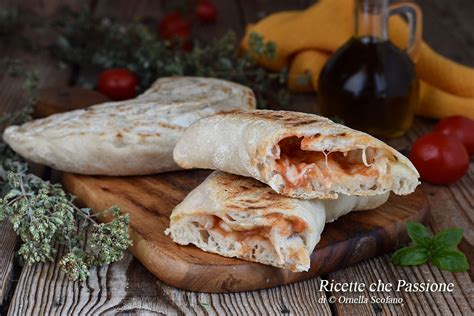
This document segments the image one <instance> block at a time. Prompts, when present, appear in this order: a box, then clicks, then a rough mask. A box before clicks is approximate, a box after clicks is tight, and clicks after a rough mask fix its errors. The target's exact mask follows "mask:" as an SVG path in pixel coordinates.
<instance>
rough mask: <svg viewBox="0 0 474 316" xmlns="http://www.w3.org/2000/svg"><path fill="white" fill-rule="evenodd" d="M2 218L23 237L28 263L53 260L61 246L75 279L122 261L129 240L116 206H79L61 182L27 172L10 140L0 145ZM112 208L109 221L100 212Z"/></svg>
mask: <svg viewBox="0 0 474 316" xmlns="http://www.w3.org/2000/svg"><path fill="white" fill-rule="evenodd" d="M0 163H1V165H0V179H1V182H0V184H1V187H2V193H3V194H2V196H3V197H2V198H0V221H2V220H4V219H8V220H9V221H10V222H11V223H12V225H13V230H14V231H15V233H16V234H18V236H19V237H20V238H21V241H22V244H21V246H20V249H19V251H18V254H19V255H20V256H21V258H22V259H23V260H24V261H25V262H26V263H28V264H33V263H38V262H49V261H52V260H54V257H55V255H56V253H57V248H58V246H59V245H64V246H65V249H66V255H65V256H64V257H63V258H62V259H61V261H60V265H61V268H62V269H63V271H64V272H66V273H67V274H68V275H69V276H70V277H71V279H73V280H77V279H79V280H85V279H86V278H87V276H88V275H89V269H90V268H91V267H92V266H97V265H103V264H109V263H111V262H115V261H117V260H120V259H121V258H122V257H123V253H124V251H125V250H126V249H127V248H128V246H130V245H131V241H130V239H129V235H128V222H129V216H128V214H127V215H121V214H120V210H119V209H118V208H117V207H112V208H110V209H108V210H105V211H103V212H101V213H97V214H94V215H92V214H91V213H90V211H91V210H90V209H88V208H79V207H77V206H76V205H74V203H73V199H74V197H73V196H71V195H70V194H67V193H66V192H65V191H64V190H63V188H62V187H61V185H60V184H52V183H50V182H49V181H44V180H43V179H41V178H39V177H38V176H36V175H33V174H30V173H28V165H27V163H26V162H24V161H22V160H21V158H20V157H18V156H17V155H16V154H15V153H14V152H13V151H12V150H11V149H10V148H9V147H8V146H7V145H5V144H0ZM107 213H111V215H112V216H113V218H114V219H113V220H112V221H111V222H109V223H101V224H99V223H97V221H96V220H95V218H96V217H97V216H105V215H106V214H107Z"/></svg>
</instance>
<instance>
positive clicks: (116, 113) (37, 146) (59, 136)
mask: <svg viewBox="0 0 474 316" xmlns="http://www.w3.org/2000/svg"><path fill="white" fill-rule="evenodd" d="M255 103H256V102H255V97H254V94H253V92H252V91H251V90H250V89H249V88H247V87H244V86H242V85H239V84H236V83H233V82H229V81H225V80H219V79H211V78H199V77H168V78H161V79H158V80H157V81H156V82H155V83H154V84H153V85H152V86H151V87H150V89H148V90H147V91H146V92H144V93H143V94H142V95H139V96H138V97H137V98H135V99H132V100H127V101H120V102H107V103H103V104H99V105H95V106H92V107H89V108H87V109H81V110H76V111H71V112H67V113H61V114H56V115H52V116H50V117H47V118H44V119H39V120H35V121H31V122H28V123H26V124H23V125H21V126H11V127H9V128H7V129H6V130H5V133H4V135H3V138H4V140H5V142H6V143H8V144H9V145H10V146H11V147H12V148H13V150H15V151H16V152H18V153H19V154H20V155H22V156H23V157H25V158H27V159H29V160H31V161H33V162H36V163H40V164H44V165H48V166H50V167H52V168H55V169H58V170H61V171H68V172H74V173H81V174H94V175H95V174H100V175H140V174H151V173H157V172H164V171H170V170H176V169H179V167H178V166H177V165H176V163H175V162H174V161H173V148H174V146H175V145H176V142H177V141H178V139H179V137H180V136H181V134H182V133H183V132H184V130H185V129H186V128H187V127H188V126H189V125H191V123H193V122H194V121H196V120H198V119H200V118H203V117H206V116H209V115H213V114H216V113H219V112H222V111H229V110H235V109H238V110H242V111H246V110H252V109H255Z"/></svg>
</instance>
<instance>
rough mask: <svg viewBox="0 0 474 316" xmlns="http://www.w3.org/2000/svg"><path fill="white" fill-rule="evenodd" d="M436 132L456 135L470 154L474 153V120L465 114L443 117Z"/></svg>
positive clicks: (435, 129) (436, 127) (437, 125)
mask: <svg viewBox="0 0 474 316" xmlns="http://www.w3.org/2000/svg"><path fill="white" fill-rule="evenodd" d="M434 131H435V132H439V133H441V134H444V135H448V136H453V137H456V138H457V139H459V140H460V141H461V143H463V144H464V146H466V149H467V152H468V153H469V155H472V154H474V121H473V120H471V119H468V118H467V117H464V116H460V115H457V116H450V117H447V118H445V119H442V120H441V121H440V122H439V123H438V124H436V126H435V128H434Z"/></svg>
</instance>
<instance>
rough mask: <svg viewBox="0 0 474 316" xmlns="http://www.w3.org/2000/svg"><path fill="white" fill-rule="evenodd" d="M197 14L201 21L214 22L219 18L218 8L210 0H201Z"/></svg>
mask: <svg viewBox="0 0 474 316" xmlns="http://www.w3.org/2000/svg"><path fill="white" fill-rule="evenodd" d="M196 15H197V17H198V19H199V21H201V22H204V23H208V22H214V21H215V20H216V19H217V8H216V6H215V5H214V4H213V3H212V2H211V1H210V0H199V1H198V3H197V5H196Z"/></svg>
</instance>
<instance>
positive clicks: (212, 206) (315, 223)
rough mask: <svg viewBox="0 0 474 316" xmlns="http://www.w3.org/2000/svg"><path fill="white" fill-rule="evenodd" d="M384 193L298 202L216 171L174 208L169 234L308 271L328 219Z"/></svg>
mask: <svg viewBox="0 0 474 316" xmlns="http://www.w3.org/2000/svg"><path fill="white" fill-rule="evenodd" d="M387 198H388V194H387V195H385V196H383V197H379V196H377V197H342V196H341V198H340V201H341V203H338V202H337V201H338V200H326V201H324V200H299V199H293V198H290V197H286V196H283V195H279V194H277V193H275V192H274V191H273V190H272V189H271V188H270V187H268V186H267V185H264V184H263V183H261V182H259V181H256V180H254V179H252V178H246V177H242V176H237V175H233V174H229V173H224V172H213V173H212V174H211V175H210V176H209V177H208V178H207V179H206V180H205V181H204V182H203V183H202V184H201V185H199V186H198V187H197V188H196V189H194V190H193V191H191V192H190V193H189V194H188V196H187V197H186V198H185V199H184V200H183V201H182V202H181V203H180V204H179V205H178V206H176V208H175V209H174V210H173V212H172V214H171V223H170V227H169V228H168V229H167V230H166V233H167V234H170V235H171V238H172V239H173V240H174V241H175V242H176V243H178V244H181V245H188V244H193V245H195V246H197V247H199V248H201V249H202V250H204V251H207V252H212V253H217V254H219V255H222V256H226V257H236V258H240V259H244V260H248V261H254V262H260V263H263V264H267V265H272V266H275V267H280V268H285V269H289V270H291V271H295V272H296V271H298V272H299V271H307V270H308V269H309V268H310V255H311V253H312V252H313V250H314V248H315V246H316V244H317V243H318V242H319V240H320V237H321V233H322V231H323V228H324V223H325V221H326V211H327V205H330V206H331V210H332V211H331V212H329V213H328V214H329V216H328V220H331V221H332V220H334V219H335V218H337V217H339V216H341V215H343V214H346V213H348V212H349V211H351V210H357V209H359V210H360V209H368V208H375V207H377V206H379V205H381V204H383V203H384V202H385V201H386V200H387Z"/></svg>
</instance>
